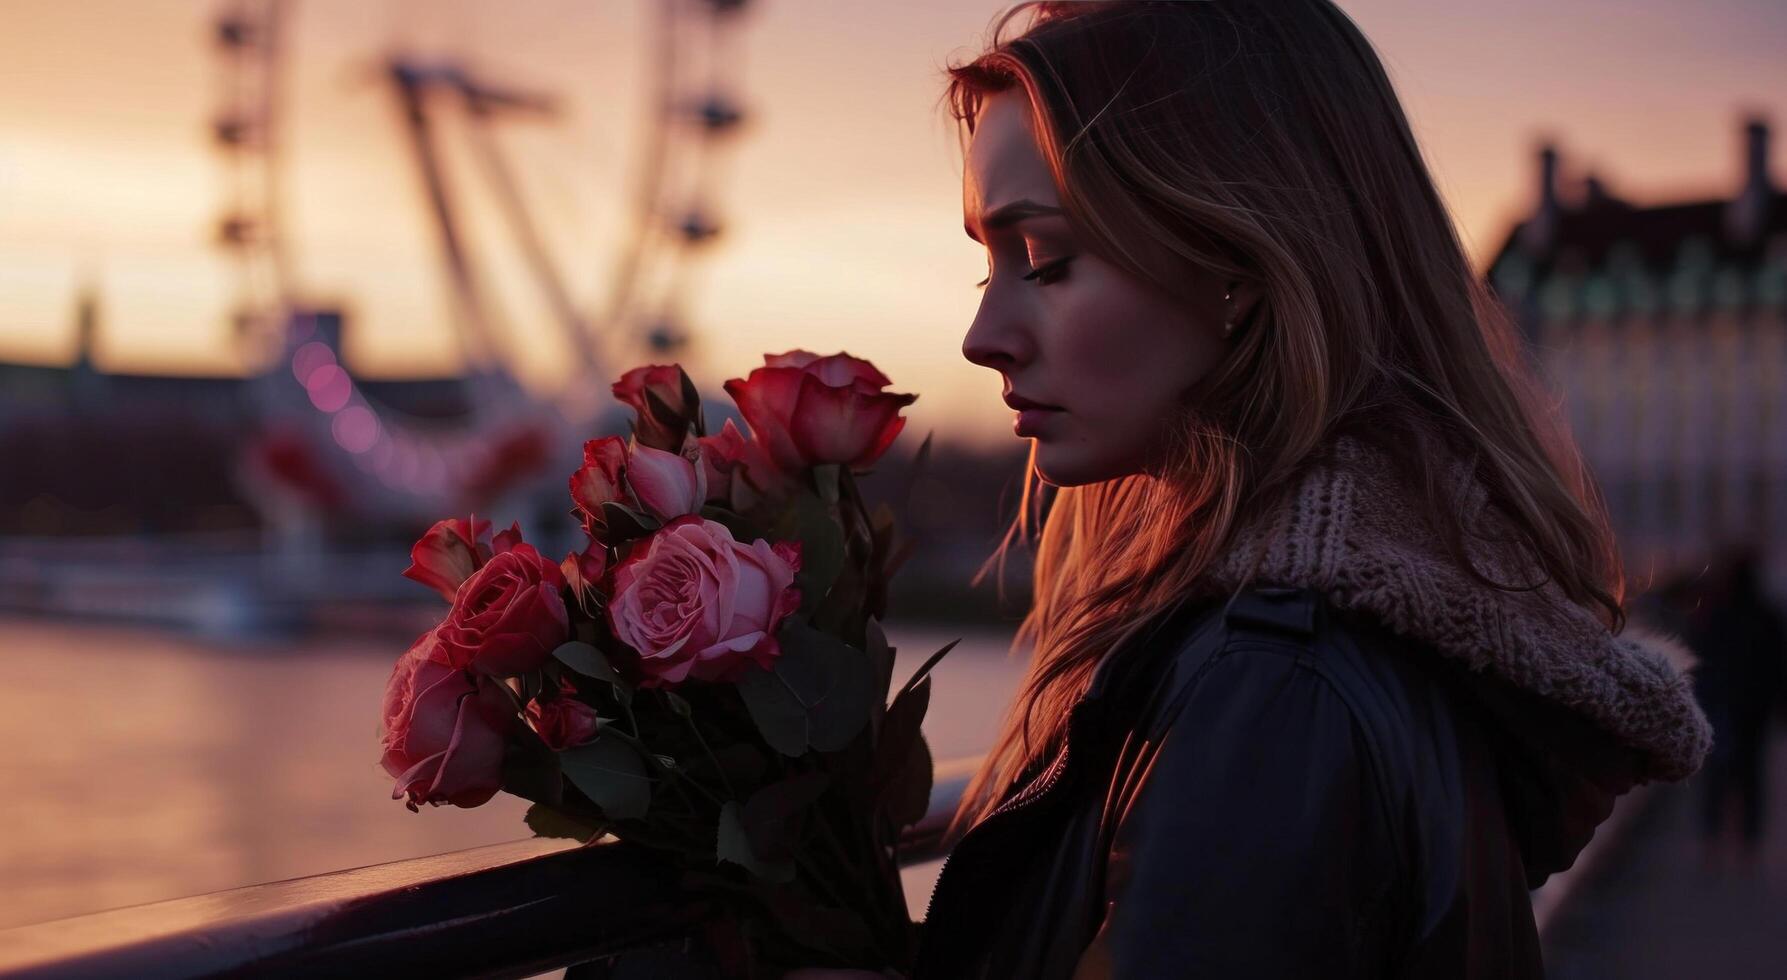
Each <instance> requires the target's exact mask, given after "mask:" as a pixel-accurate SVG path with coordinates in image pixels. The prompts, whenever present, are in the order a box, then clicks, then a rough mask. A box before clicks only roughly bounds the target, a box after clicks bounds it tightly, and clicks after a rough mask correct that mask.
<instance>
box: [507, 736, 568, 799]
mask: <svg viewBox="0 0 1787 980" xmlns="http://www.w3.org/2000/svg"><path fill="white" fill-rule="evenodd" d="M522 734H524V735H525V736H527V737H524V738H514V739H510V741H509V745H508V749H507V751H505V752H504V753H503V792H505V793H510V794H512V795H515V796H519V797H521V798H522V799H524V800H532V801H534V802H535V803H547V804H554V803H558V802H560V801H561V800H562V799H563V798H564V791H565V784H564V779H563V778H562V776H561V774H560V772H559V765H558V755H557V754H556V753H554V752H553V751H552V750H551V749H549V748H547V747H546V743H544V742H542V741H540V739H539V738H538V737H537V736H534V734H533V732H532V731H531V730H526V731H524V732H523V733H522Z"/></svg>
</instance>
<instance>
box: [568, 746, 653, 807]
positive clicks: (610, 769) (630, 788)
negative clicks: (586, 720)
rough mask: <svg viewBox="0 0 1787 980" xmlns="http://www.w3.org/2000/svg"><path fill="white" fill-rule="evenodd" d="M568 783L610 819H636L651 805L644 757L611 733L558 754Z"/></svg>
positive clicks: (649, 778) (649, 786) (650, 793)
mask: <svg viewBox="0 0 1787 980" xmlns="http://www.w3.org/2000/svg"><path fill="white" fill-rule="evenodd" d="M558 762H559V766H560V768H562V769H563V770H564V773H565V778H566V779H569V780H570V781H571V785H573V786H575V787H577V788H578V789H579V790H580V791H582V793H583V795H584V796H587V797H589V799H590V802H592V803H594V804H596V805H597V806H599V807H601V808H602V814H603V815H604V816H606V817H608V818H609V819H610V820H637V819H639V818H640V817H643V816H645V811H646V810H647V808H649V807H650V806H651V798H652V780H651V777H650V776H648V775H646V771H645V760H644V759H642V758H640V757H639V753H638V752H636V751H635V750H634V749H633V747H632V746H631V745H628V744H627V743H626V742H624V741H622V740H621V739H619V738H616V737H614V736H612V735H598V736H596V738H595V741H592V742H588V743H586V744H583V745H579V746H577V747H576V748H573V749H566V750H565V751H563V752H560V753H559V754H558Z"/></svg>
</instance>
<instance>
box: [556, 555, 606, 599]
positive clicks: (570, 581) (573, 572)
mask: <svg viewBox="0 0 1787 980" xmlns="http://www.w3.org/2000/svg"><path fill="white" fill-rule="evenodd" d="M558 568H559V571H560V572H561V573H562V574H563V575H564V576H565V584H566V585H569V586H570V587H571V594H572V595H575V596H579V597H581V596H582V595H583V590H584V589H591V588H595V586H596V583H597V582H600V581H601V580H602V573H603V572H604V571H607V569H608V549H607V548H604V547H603V546H602V545H601V544H600V543H597V542H592V543H591V544H590V546H589V547H587V548H585V549H583V550H582V551H572V552H569V553H567V554H566V555H565V560H564V561H561V562H559V563H558Z"/></svg>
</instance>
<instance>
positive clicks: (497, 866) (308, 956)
mask: <svg viewBox="0 0 1787 980" xmlns="http://www.w3.org/2000/svg"><path fill="white" fill-rule="evenodd" d="M978 762H979V760H978V759H977V758H967V759H957V760H952V761H950V762H947V763H940V764H938V766H937V770H936V771H937V776H936V783H935V786H934V788H933V791H932V793H931V806H930V810H929V812H928V813H927V814H926V815H925V818H924V819H923V820H922V821H920V822H919V823H917V824H915V825H913V826H912V827H910V828H908V829H907V831H906V832H905V834H904V835H903V836H902V840H901V848H900V862H901V864H902V866H906V867H910V866H912V865H916V864H921V863H924V862H926V861H931V860H935V859H937V858H939V857H942V856H943V855H944V854H945V853H947V851H948V849H949V846H950V845H951V843H952V841H950V840H948V839H947V838H946V836H945V833H944V830H945V826H946V825H947V823H948V821H949V817H950V815H951V814H952V813H953V812H954V810H955V806H956V802H957V801H958V800H959V799H960V798H961V794H962V792H963V790H965V789H966V788H967V782H968V776H969V774H970V773H972V771H973V768H974V766H975V765H976V764H977V763H978ZM1650 796H1651V794H1650V793H1648V792H1645V791H1636V792H1633V793H1629V794H1627V795H1625V796H1623V797H1621V798H1620V799H1619V800H1618V801H1617V802H1616V804H1615V807H1614V812H1613V814H1612V816H1610V817H1609V819H1608V820H1607V822H1606V823H1605V824H1604V825H1603V826H1602V827H1601V829H1600V831H1599V832H1598V833H1597V834H1596V837H1595V840H1594V841H1593V842H1592V843H1591V845H1590V846H1589V848H1587V849H1586V850H1584V852H1583V853H1582V854H1581V855H1580V856H1579V857H1578V859H1577V861H1576V863H1575V865H1574V866H1573V867H1571V868H1570V869H1569V870H1568V871H1565V872H1560V873H1559V874H1556V875H1553V876H1552V877H1551V879H1550V880H1548V881H1547V882H1546V884H1545V885H1544V886H1543V887H1541V888H1539V889H1537V890H1535V891H1534V892H1533V893H1532V899H1533V908H1534V913H1535V919H1536V924H1537V925H1538V927H1539V933H1540V939H1541V941H1542V942H1543V941H1545V940H1546V939H1547V937H1548V933H1549V931H1550V927H1551V926H1552V924H1553V923H1554V922H1555V921H1556V920H1557V918H1558V915H1559V913H1560V910H1561V909H1563V908H1564V907H1565V906H1568V905H1569V903H1570V900H1571V898H1572V897H1573V896H1574V895H1575V894H1576V892H1577V891H1578V886H1579V885H1580V884H1581V882H1582V880H1583V879H1584V878H1586V877H1589V876H1592V875H1596V874H1598V873H1600V872H1601V871H1602V870H1604V869H1605V868H1606V866H1607V865H1609V864H1610V863H1612V862H1613V861H1615V860H1617V856H1618V852H1619V851H1620V850H1621V849H1622V847H1623V843H1624V840H1623V839H1624V837H1625V836H1626V835H1627V834H1628V833H1629V832H1630V829H1631V825H1632V823H1633V821H1634V818H1635V816H1636V814H1637V813H1639V812H1641V811H1642V810H1643V808H1644V807H1645V806H1647V805H1648V804H1649V802H1650ZM716 911H717V910H716V908H715V907H714V906H713V905H712V904H710V903H709V902H707V901H706V900H703V899H700V898H696V897H692V896H690V895H689V894H688V893H686V892H683V891H681V890H680V889H679V888H678V887H677V885H676V884H675V881H674V875H673V874H672V873H670V872H668V871H667V869H666V867H665V866H664V865H663V864H662V863H661V862H659V861H658V860H656V859H654V858H653V857H652V856H651V855H650V854H648V853H646V852H644V851H641V850H638V849H635V848H632V847H629V846H626V845H624V844H618V843H615V842H612V841H608V842H603V843H596V844H592V845H589V846H582V845H579V844H577V843H576V842H575V841H569V840H560V839H553V838H539V837H535V838H527V839H524V840H517V841H511V842H509V843H506V844H492V845H489V846H486V847H475V848H470V849H468V850H463V851H454V852H451V853H448V854H437V855H434V856H433V857H424V858H414V859H412V860H408V861H394V862H392V863H390V864H377V865H371V866H368V867H364V868H354V869H352V870H348V871H336V872H332V873H330V874H322V875H315V876H312V877H308V878H293V879H291V880H288V881H276V882H271V883H268V884H264V885H250V886H247V887H244V888H233V889H230V890H228V891H221V892H213V893H211V894H208V895H197V896H193V897H191V898H179V899H172V900H170V901H165V902H154V903H150V904H147V905H136V906H131V907H128V908H121V909H113V910H110V911H105V912H95V913H92V914H89V915H80V916H74V917H72V918H67V919H57V920H54V921H50V922H44V923H39V924H37V925H28V926H20V927H17V928H13V929H7V930H0V980H21V978H27V977H28V978H34V980H35V978H43V980H73V978H77V977H78V978H83V980H87V978H95V980H102V978H113V977H116V978H132V980H134V978H140V977H158V978H160V977H235V976H253V977H257V978H258V977H274V978H278V977H305V978H311V977H319V976H329V977H333V976H376V975H381V974H385V975H392V976H410V975H427V976H431V977H489V978H502V977H529V976H534V975H536V974H539V973H543V972H547V971H550V970H556V969H559V968H561V967H569V968H573V974H574V975H575V976H576V977H577V978H578V980H594V978H607V977H610V976H614V977H620V976H622V975H625V976H628V977H631V976H635V975H637V976H651V977H655V978H659V980H666V978H669V977H671V976H691V977H693V976H708V975H709V974H703V973H700V972H690V973H686V974H684V973H673V972H672V970H673V968H670V967H666V966H664V965H663V964H664V963H668V962H671V961H673V960H674V959H675V956H676V950H677V948H678V947H679V946H680V947H681V948H683V949H687V948H688V944H687V939H688V937H690V936H691V935H692V934H693V933H694V932H695V931H697V930H698V929H699V928H700V927H701V925H702V923H703V922H704V921H706V920H707V919H708V918H709V917H711V916H713V915H714V914H716ZM653 947H656V948H658V949H662V950H667V951H668V953H667V956H668V958H667V959H665V960H661V961H660V963H659V965H658V966H655V967H652V968H650V969H649V970H647V971H646V972H638V971H635V972H633V973H625V974H623V973H620V972H616V973H613V974H611V973H610V972H609V971H608V970H607V969H606V968H605V967H604V966H603V965H602V964H603V963H604V961H606V960H610V959H611V958H613V957H616V956H618V955H620V954H623V953H628V952H632V951H640V950H646V949H650V948H653Z"/></svg>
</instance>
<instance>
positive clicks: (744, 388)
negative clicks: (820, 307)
mask: <svg viewBox="0 0 1787 980" xmlns="http://www.w3.org/2000/svg"><path fill="white" fill-rule="evenodd" d="M763 361H764V365H765V366H764V367H760V368H758V369H756V370H755V371H752V372H751V374H750V377H748V378H745V379H742V380H741V379H739V378H734V379H732V380H731V381H728V382H726V393H727V394H729V395H731V396H732V400H733V401H734V402H736V403H738V410H739V411H740V412H741V413H743V414H744V417H745V421H746V422H747V423H749V424H750V426H751V435H752V436H753V437H754V438H755V440H756V442H757V443H758V444H759V445H761V446H762V447H763V449H764V451H765V452H766V453H767V454H768V455H769V458H770V459H771V460H772V461H774V463H775V464H776V465H777V466H778V467H780V468H781V469H782V470H783V471H785V472H795V471H798V470H801V469H804V468H806V467H809V466H816V465H819V464H822V463H842V464H845V465H848V466H849V467H851V468H852V469H861V468H863V467H866V466H870V465H873V464H874V462H875V460H877V459H880V458H881V454H882V453H884V452H886V451H887V447H888V446H889V445H890V444H891V443H892V442H893V440H894V437H895V436H897V435H899V434H900V430H901V429H902V428H905V426H906V420H905V419H904V418H903V417H901V416H900V409H902V408H905V407H906V406H907V405H910V404H912V403H913V402H914V401H917V400H918V396H917V395H903V394H896V393H894V392H887V391H883V390H882V389H883V388H885V387H887V385H888V384H889V383H890V382H889V381H888V380H887V377H886V375H883V374H882V373H881V372H880V371H877V370H876V369H875V366H874V365H873V364H870V363H869V362H868V361H865V360H862V359H861V358H856V357H851V356H850V355H849V354H833V355H831V356H829V357H820V356H818V355H817V354H813V353H810V352H808V351H803V350H795V351H789V352H788V353H786V354H767V355H765V356H764V358H763Z"/></svg>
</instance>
